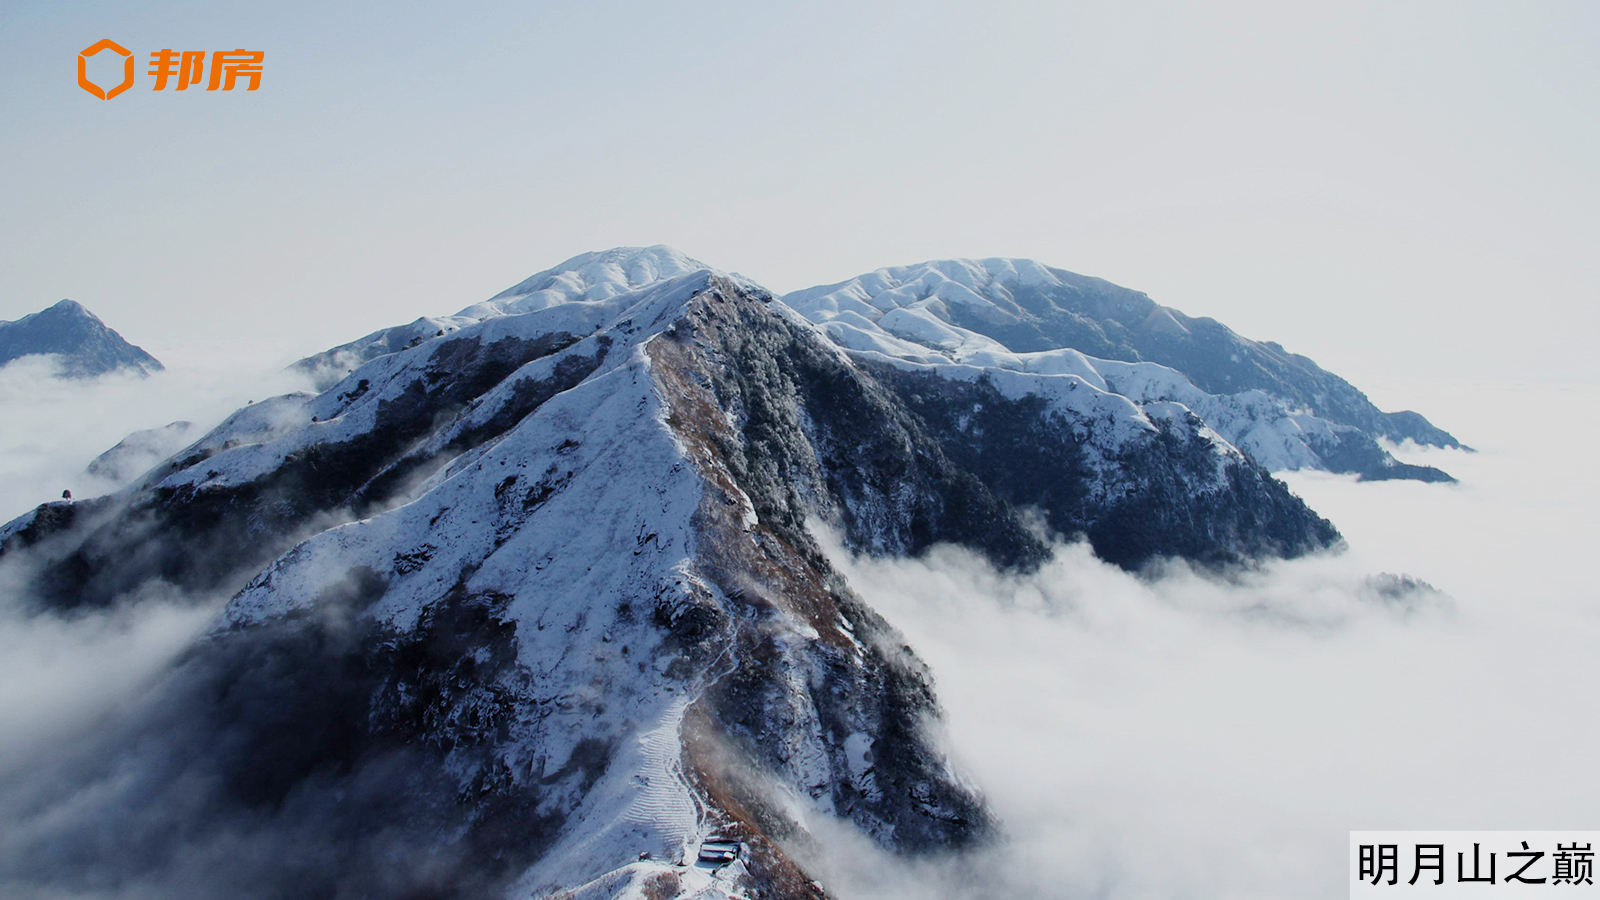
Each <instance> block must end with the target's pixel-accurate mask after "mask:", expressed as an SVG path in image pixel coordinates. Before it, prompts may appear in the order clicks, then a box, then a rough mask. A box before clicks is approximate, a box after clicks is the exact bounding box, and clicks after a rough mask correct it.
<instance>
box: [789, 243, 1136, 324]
mask: <svg viewBox="0 0 1600 900" xmlns="http://www.w3.org/2000/svg"><path fill="white" fill-rule="evenodd" d="M1040 289H1058V290H1063V291H1069V292H1072V293H1075V294H1078V295H1080V296H1082V297H1084V298H1085V299H1089V298H1094V299H1100V300H1102V302H1106V303H1110V304H1114V305H1115V306H1116V307H1117V308H1118V310H1119V311H1140V312H1144V311H1149V310H1150V309H1151V308H1152V307H1155V306H1156V303H1155V301H1153V300H1151V299H1150V298H1149V297H1148V296H1146V295H1145V294H1143V293H1140V292H1138V291H1132V290H1128V289H1127V288H1122V287H1118V286H1117V285H1114V284H1112V283H1111V282H1109V281H1105V280H1103V279H1100V278H1092V277H1089V276H1086V275H1078V274H1076V273H1074V272H1068V271H1066V270H1065V269H1055V268H1051V267H1050V266H1046V265H1044V264H1043V263H1040V262H1037V261H1035V260H1031V259H1015V258H1009V257H991V258H989V259H940V260H930V261H928V262H922V263H917V264H915V265H909V266H894V267H890V268H883V269H876V270H874V271H872V272H869V273H867V274H865V275H858V276H856V277H855V278H851V279H849V280H847V281H841V282H838V283H836V284H826V285H819V286H817V287H812V288H806V289H804V290H799V291H795V292H793V293H791V294H788V295H786V296H785V297H784V298H783V300H784V302H785V303H787V304H788V305H789V306H791V307H793V308H794V309H795V310H797V311H799V312H800V313H802V314H803V315H805V316H806V317H807V318H809V319H812V320H813V321H822V320H826V319H830V318H833V317H835V316H837V315H838V314H840V313H843V312H856V313H859V314H861V315H864V316H867V317H868V318H871V319H874V320H876V318H877V317H878V316H880V315H882V314H883V313H886V312H888V311H890V310H892V309H898V308H929V309H937V310H940V311H941V312H942V313H945V315H941V318H947V317H948V312H949V310H950V309H951V308H952V307H956V306H962V307H967V308H969V309H971V310H973V311H975V312H981V313H982V314H986V315H989V316H992V317H995V318H998V319H1004V318H1009V319H1013V320H1020V319H1021V318H1023V317H1024V316H1026V315H1027V314H1028V313H1029V312H1030V311H1032V310H1030V309H1029V306H1028V304H1027V303H1026V301H1027V299H1028V295H1029V293H1030V292H1034V291H1038V290H1040ZM1019 298H1020V299H1019Z"/></svg>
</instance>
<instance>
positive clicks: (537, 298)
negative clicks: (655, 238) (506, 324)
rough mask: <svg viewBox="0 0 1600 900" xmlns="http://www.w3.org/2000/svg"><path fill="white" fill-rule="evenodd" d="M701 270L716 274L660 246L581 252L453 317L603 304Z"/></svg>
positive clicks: (700, 263)
mask: <svg viewBox="0 0 1600 900" xmlns="http://www.w3.org/2000/svg"><path fill="white" fill-rule="evenodd" d="M700 270H710V271H717V270H716V269H714V268H713V267H711V266H708V265H706V264H705V263H703V262H700V261H699V260H697V259H693V258H692V257H689V256H685V255H684V254H683V253H680V252H678V251H677V250H675V249H673V248H671V247H668V246H666V245H665V244H656V245H655V246H651V247H613V248H611V249H610V250H598V251H592V252H589V253H580V254H578V255H577V256H574V257H572V258H571V259H568V260H567V261H565V262H563V263H561V264H560V265H557V266H553V267H551V268H549V269H545V270H544V271H542V272H538V273H536V274H534V275H531V276H529V277H528V278H525V279H523V280H522V281H520V282H518V283H516V284H514V285H512V286H511V287H509V288H506V289H505V290H503V291H501V292H500V293H498V294H496V295H494V296H493V297H490V298H489V299H488V300H486V301H483V302H481V303H474V304H473V305H471V306H469V307H467V308H466V309H464V310H462V311H461V312H459V313H457V315H461V316H467V317H470V318H475V319H482V318H488V317H491V316H497V315H515V314H518V313H525V312H533V311H535V310H539V309H544V308H545V307H547V306H553V305H555V304H558V303H569V302H572V301H574V300H605V299H609V298H611V297H615V296H617V295H618V294H625V293H627V292H629V291H636V290H639V289H641V288H645V287H649V286H650V285H652V284H655V283H656V282H659V281H664V280H666V279H668V278H674V277H676V276H679V275H684V274H687V273H689V272H695V271H700Z"/></svg>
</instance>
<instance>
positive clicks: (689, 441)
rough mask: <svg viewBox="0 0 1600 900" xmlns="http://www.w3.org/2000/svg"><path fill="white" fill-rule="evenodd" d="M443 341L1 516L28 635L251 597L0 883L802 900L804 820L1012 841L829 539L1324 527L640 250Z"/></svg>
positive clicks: (1238, 542)
mask: <svg viewBox="0 0 1600 900" xmlns="http://www.w3.org/2000/svg"><path fill="white" fill-rule="evenodd" d="M432 324H433V323H431V322H430V325H429V326H428V327H424V328H423V329H422V330H421V331H418V330H417V329H415V328H412V327H411V326H405V328H408V329H411V330H409V331H401V332H399V333H398V336H399V337H403V339H402V340H398V342H397V344H396V345H391V344H390V343H388V340H389V337H388V335H386V334H385V333H383V332H380V333H378V334H377V335H375V336H373V337H372V338H370V339H366V340H364V341H363V342H356V344H355V345H354V346H353V347H352V348H348V349H346V350H344V351H341V352H343V353H345V354H346V355H345V356H343V357H340V358H339V359H338V360H337V361H334V357H332V356H330V357H328V358H327V360H328V364H322V365H320V369H321V370H323V371H331V370H336V369H337V368H338V367H339V366H340V365H345V366H352V367H353V369H352V370H351V371H349V372H348V374H346V375H344V376H343V377H341V378H339V379H338V380H337V381H336V382H335V383H333V384H331V385H329V386H327V387H326V389H325V390H322V391H321V393H317V394H309V393H306V394H295V395H289V396H284V397H279V398H275V399H272V400H269V401H264V402H260V403H256V404H253V405H251V406H247V407H245V408H244V409H241V410H240V411H239V412H237V413H236V414H234V415H233V416H232V417H230V418H229V419H228V420H227V421H225V422H224V423H222V424H221V425H220V426H218V427H217V428H216V429H214V430H212V431H211V432H210V433H208V434H207V435H205V436H204V437H202V438H200V439H199V440H197V441H195V442H194V443H192V444H190V445H189V446H187V447H186V448H184V449H183V450H181V451H179V452H178V453H177V454H176V455H174V456H172V457H171V458H170V459H169V460H167V461H166V462H164V463H162V464H161V465H159V466H157V467H156V468H155V469H153V470H151V471H150V472H148V473H146V474H145V475H143V476H142V477H141V478H140V479H139V480H138V481H136V482H135V483H133V484H131V485H129V486H128V487H127V488H125V489H123V490H122V491H120V492H118V493H116V494H114V495H110V496H108V497H103V498H99V499H96V500H91V501H80V502H76V503H59V504H49V505H46V506H44V507H40V508H39V509H38V510H35V511H34V512H32V513H29V514H28V515H26V516H24V517H22V518H20V519H18V520H16V521H14V522H12V523H11V524H9V525H7V526H5V527H4V528H0V569H3V570H4V571H3V572H0V575H4V576H5V577H8V578H11V579H13V581H12V582H11V583H14V584H20V585H23V586H24V587H25V589H26V596H28V597H29V598H30V602H31V603H32V604H33V606H34V609H35V611H36V614H39V615H61V614H71V613H73V612H74V611H80V610H83V609H85V608H90V607H111V606H117V605H121V604H127V603H130V602H135V601H137V600H138V599H139V598H141V597H145V596H149V595H150V594H152V592H160V593H162V594H170V592H172V591H181V592H185V593H186V594H187V595H188V596H191V597H195V598H200V599H201V601H202V602H203V598H206V597H212V596H230V597H231V599H230V600H229V601H228V602H227V604H226V607H225V609H224V611H223V613H222V614H221V616H220V618H219V619H218V621H217V623H216V625H215V626H214V627H213V628H212V630H211V631H210V632H209V633H208V635H207V636H206V637H205V639H204V640H202V641H200V642H199V643H198V644H196V645H195V646H194V647H193V648H192V649H191V650H190V651H189V652H188V653H187V654H186V655H185V656H184V657H183V658H182V659H180V661H179V662H178V663H177V664H176V665H175V667H174V668H173V669H172V670H171V671H170V672H168V673H167V674H166V675H165V676H164V677H163V678H162V679H161V681H160V683H159V684H158V685H156V686H155V687H154V688H153V689H152V690H151V691H149V692H148V693H147V694H146V695H145V696H144V698H143V699H142V700H141V701H140V702H139V703H137V704H134V705H133V706H131V707H130V708H127V709H124V710H122V711H120V712H119V713H118V714H117V715H116V716H115V718H114V720H113V721H111V722H109V723H105V724H103V725H102V726H101V727H100V728H98V729H97V730H96V731H95V732H94V734H93V735H91V736H87V737H85V739H84V740H83V741H81V742H79V743H76V744H74V745H73V746H70V747H63V748H61V749H60V752H59V753H56V754H53V755H52V757H51V758H50V759H49V760H46V761H41V762H40V763H39V764H38V765H37V766H35V767H33V768H31V769H29V770H27V771H25V772H23V773H20V774H18V775H15V776H10V777H8V778H6V779H0V780H3V781H4V784H3V785H0V787H3V790H0V796H4V797H5V799H4V800H3V801H0V814H4V815H7V816H8V817H10V818H11V819H12V820H13V821H16V822H18V823H20V827H19V828H18V829H16V831H17V833H19V834H25V835H28V836H29V837H28V839H27V840H23V841H16V842H12V843H9V844H6V845H4V846H0V885H3V886H4V887H5V892H6V893H8V894H10V895H14V896H29V895H44V894H48V893H56V894H60V893H69V894H71V893H78V894H82V893H92V892H96V891H107V890H111V889H113V888H115V889H117V890H122V891H129V890H132V891H136V892H137V891H145V892H151V893H154V894H161V895H170V896H178V895H183V896H222V895H226V896H230V897H287V896H296V897H298V896H308V895H314V896H365V897H391V896H393V897H421V896H427V897H451V896H459V897H478V896H514V897H536V896H537V897H545V896H562V897H624V896H626V897H651V898H665V897H674V896H702V897H718V896H722V897H819V896H825V895H826V888H825V887H824V886H820V885H818V884H816V883H814V882H813V881H812V879H811V876H810V875H809V874H808V873H806V872H805V871H804V870H803V868H802V867H801V866H800V865H799V864H798V863H796V862H795V858H796V857H795V849H796V848H797V847H803V846H804V845H805V843H806V842H807V840H808V838H807V835H808V824H807V823H809V822H814V821H816V820H817V819H818V818H819V817H826V818H834V817H836V818H837V819H839V820H841V821H843V822H845V823H849V825H850V826H851V827H853V828H855V829H857V830H859V831H860V832H861V833H862V834H864V835H866V836H867V837H868V838H870V839H871V840H873V841H875V842H876V843H877V844H878V845H880V846H882V847H884V848H886V849H888V850H890V851H892V852H895V853H899V854H903V855H908V856H916V855H922V854H930V853H936V852H940V851H943V850H947V849H952V848H963V847H973V846H979V845H981V844H982V843H983V842H985V841H987V840H990V839H992V837H993V835H994V834H995V823H994V822H993V820H992V818H991V816H990V814H989V813H988V812H987V810H986V807H985V805H984V803H983V800H982V797H981V794H980V793H979V791H978V790H977V789H976V788H975V787H974V786H972V785H970V784H969V783H967V782H966V781H965V779H963V778H962V776H961V775H960V773H959V772H957V771H955V770H954V769H953V768H952V766H951V765H950V763H949V762H948V760H946V758H945V757H944V756H943V754H942V752H941V751H940V749H939V741H938V737H937V728H936V724H935V723H936V722H937V718H938V705H937V701H936V699H935V696H934V693H933V687H932V679H931V677H930V675H929V673H928V672H927V670H926V668H925V667H924V666H923V665H922V664H921V662H920V661H919V660H918V659H917V657H916V655H915V652H914V650H913V648H910V647H908V646H906V644H905V641H904V640H903V639H902V638H901V637H900V636H899V635H898V633H897V632H896V631H895V629H894V627H893V625H892V624H891V623H889V622H886V621H884V620H883V619H882V618H881V617H880V616H879V615H878V614H877V613H875V612H874V611H873V610H872V609H870V608H868V607H866V606H865V605H864V604H863V603H862V602H861V601H860V599H859V598H858V597H856V596H855V595H854V594H853V593H852V591H851V590H850V587H849V585H848V584H846V583H844V581H843V580H842V578H841V577H840V576H839V575H838V574H837V573H836V572H835V571H833V570H832V568H831V567H830V566H829V565H828V563H827V561H826V559H825V558H824V556H823V554H822V552H821V550H820V548H819V545H818V542H817V539H816V537H815V534H816V531H815V529H816V528H818V527H822V526H826V527H830V528H832V529H834V530H836V531H837V533H838V534H840V535H841V536H842V538H843V540H844V542H845V543H846V545H847V546H849V547H850V548H852V549H854V550H856V551H858V552H865V553H872V554H880V555H882V554H895V555H904V554H915V553H918V552H920V551H922V550H925V549H926V548H928V547H930V546H932V545H934V544H936V543H939V542H952V543H957V544H961V545H964V546H967V547H970V548H973V549H975V550H977V551H979V552H981V553H983V554H984V555H986V556H987V557H988V558H990V559H991V560H993V561H995V562H997V563H999V564H1001V565H1004V566H1009V567H1018V568H1028V567H1031V566H1033V565H1036V564H1037V563H1038V562H1039V561H1041V560H1042V559H1043V558H1044V557H1045V555H1046V554H1047V553H1048V543H1047V542H1048V539H1049V535H1050V534H1051V533H1056V534H1060V535H1069V536H1070V535H1083V536H1085V537H1086V538H1087V539H1088V540H1089V541H1090V542H1091V543H1092V544H1093V546H1094V547H1095V549H1096V551H1097V552H1098V553H1100V554H1101V555H1102V556H1103V557H1105V558H1108V559H1110V560H1113V561H1116V562H1118V563H1121V564H1123V565H1127V566H1135V565H1138V564H1140V563H1142V562H1143V561H1145V560H1148V559H1150V558H1152V557H1156V556H1179V557H1186V558H1190V559H1193V560H1196V561H1199V562H1201V563H1204V564H1210V565H1222V566H1225V565H1232V564H1237V563H1244V562H1248V561H1250V560H1252V559H1256V558H1260V557H1264V556H1274V555H1277V556H1293V555H1298V554H1303V553H1306V552H1310V551H1314V550H1317V549H1321V548H1324V547H1327V546H1330V545H1331V544H1333V543H1335V542H1336V541H1337V540H1338V534H1337V532H1336V531H1335V530H1334V528H1333V527H1332V526H1331V525H1330V524H1329V523H1328V522H1327V521H1326V520H1324V519H1322V518H1320V517H1319V516H1317V515H1316V514H1315V513H1314V512H1312V511H1311V510H1309V509H1308V508H1307V507H1306V506H1305V505H1304V504H1303V503H1302V502H1300V500H1299V499H1298V498H1296V497H1294V496H1293V495H1292V494H1291V493H1289V491H1288V490H1287V489H1286V488H1284V486H1283V485H1282V484H1281V483H1280V482H1278V481H1276V480H1275V479H1273V478H1272V477H1271V476H1270V474H1269V473H1268V472H1267V471H1266V470H1265V469H1264V468H1263V467H1262V466H1261V464H1260V463H1259V462H1257V461H1256V460H1254V459H1252V458H1251V457H1250V456H1249V455H1247V454H1245V453H1243V452H1241V451H1240V450H1239V449H1237V448H1236V447H1235V446H1234V445H1233V444H1231V443H1229V442H1228V441H1227V440H1226V439H1224V438H1223V437H1222V436H1221V435H1220V434H1218V432H1217V431H1216V430H1214V429H1213V428H1211V427H1210V426H1208V425H1207V424H1206V423H1205V422H1204V421H1203V420H1202V418H1201V417H1200V416H1197V415H1195V413H1194V411H1193V410H1191V409H1189V408H1186V407H1185V406H1184V405H1182V404H1180V403H1178V402H1175V401H1172V400H1155V399H1148V400H1139V401H1136V400H1134V399H1130V398H1129V397H1127V396H1124V395H1121V394H1118V393H1115V392H1114V391H1112V390H1109V389H1108V388H1109V385H1107V386H1099V385H1097V384H1096V383H1094V382H1093V381H1092V380H1091V379H1090V378H1087V377H1084V376H1082V375H1069V374H1060V373H1054V372H1043V373H1041V372H1036V371H1035V372H1030V371H1027V369H1026V367H1020V368H1019V367H1007V366H1001V365H977V364H974V363H973V361H971V360H968V361H966V362H963V363H953V362H949V361H948V360H947V361H945V362H939V361H936V360H928V359H914V358H911V357H910V356H908V355H906V354H897V353H890V352H881V350H873V351H860V350H850V349H846V348H845V347H842V346H840V344H839V343H836V342H835V340H833V339H831V338H830V334H833V333H834V332H832V331H829V330H827V329H826V328H825V327H822V326H818V325H816V324H814V323H812V322H810V321H808V320H807V319H805V318H804V317H802V316H800V315H798V314H796V313H795V312H794V311H793V310H791V309H790V308H789V307H787V306H785V305H784V304H782V303H780V302H778V301H776V300H774V299H773V298H772V296H771V295H770V294H768V293H767V292H765V291H764V290H762V289H761V288H759V287H757V286H755V285H753V284H751V283H749V282H747V281H744V280H742V279H738V278H736V277H730V276H727V275H724V274H722V273H719V272H717V271H715V270H711V269H709V268H706V267H703V266H701V265H699V264H697V263H694V262H693V261H692V260H687V259H686V258H683V257H681V256H680V255H678V254H674V253H671V251H666V250H665V249H664V248H650V249H647V250H618V251H609V252H607V253H604V254H590V255H587V256H585V257H580V258H578V259H576V260H573V261H570V262H569V263H567V264H565V265H563V266H560V267H557V269H554V270H550V271H549V272H546V273H541V274H540V275H539V276H535V277H534V279H530V281H529V282H526V283H524V285H520V286H519V287H518V288H513V289H512V290H511V291H508V292H506V293H505V294H502V295H501V296H500V297H497V298H495V299H493V300H491V301H488V302H487V303H486V304H480V305H477V306H475V307H469V308H468V310H464V311H463V313H462V314H461V315H459V316H456V317H451V318H450V319H448V320H441V324H447V325H449V326H451V327H448V328H446V327H431V326H432ZM429 327H431V331H429ZM439 332H443V333H442V334H441V333H439ZM414 338H420V340H415V339H414ZM380 346H381V347H384V348H387V347H390V346H396V347H397V348H396V349H394V350H392V351H390V352H378V350H377V349H376V348H377V347H380ZM309 365H311V366H317V365H318V364H317V363H311V364H309ZM714 839H715V840H714ZM728 847H732V848H734V849H732V850H728V849H726V848H728ZM719 848H720V849H719ZM728 853H731V854H732V855H733V858H732V859H731V860H728V859H727V858H726V857H725V856H723V857H718V856H717V854H728ZM702 854H706V855H708V857H709V858H707V859H702V858H701V857H702Z"/></svg>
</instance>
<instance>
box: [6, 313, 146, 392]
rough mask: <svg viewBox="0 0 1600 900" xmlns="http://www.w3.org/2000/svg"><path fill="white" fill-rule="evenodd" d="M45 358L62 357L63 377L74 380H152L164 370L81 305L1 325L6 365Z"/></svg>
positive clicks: (25, 317) (27, 316) (33, 314)
mask: <svg viewBox="0 0 1600 900" xmlns="http://www.w3.org/2000/svg"><path fill="white" fill-rule="evenodd" d="M44 354H48V355H54V356H59V357H60V358H61V369H62V373H63V374H65V375H67V376H69V377H73V378H92V377H94V376H96V375H104V374H106V373H108V372H113V371H117V370H122V369H127V370H134V371H138V372H141V373H143V374H147V375H148V374H149V373H151V372H159V371H161V370H162V368H163V366H162V365H161V363H160V362H159V361H158V360H157V359H156V358H155V357H153V356H151V355H150V354H148V353H146V352H145V351H144V350H142V349H140V348H139V347H136V346H134V345H133V344H130V343H128V342H127V341H125V340H123V338H122V335H120V334H118V333H117V332H116V331H114V330H113V329H111V328H110V327H109V326H107V325H106V324H105V323H104V322H102V321H100V317H99V316H96V315H95V314H94V313H92V312H90V311H89V309H88V307H86V306H84V305H83V304H81V303H79V302H77V301H76V300H62V301H60V302H58V303H55V304H54V305H52V306H49V307H47V308H45V309H43V310H41V311H39V312H36V313H32V314H30V315H26V316H23V317H22V318H20V319H18V320H16V321H15V322H0V365H5V364H6V363H8V362H11V361H12V360H14V359H17V358H19V357H23V356H34V355H44Z"/></svg>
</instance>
